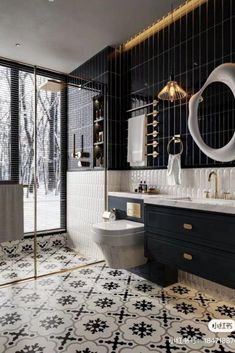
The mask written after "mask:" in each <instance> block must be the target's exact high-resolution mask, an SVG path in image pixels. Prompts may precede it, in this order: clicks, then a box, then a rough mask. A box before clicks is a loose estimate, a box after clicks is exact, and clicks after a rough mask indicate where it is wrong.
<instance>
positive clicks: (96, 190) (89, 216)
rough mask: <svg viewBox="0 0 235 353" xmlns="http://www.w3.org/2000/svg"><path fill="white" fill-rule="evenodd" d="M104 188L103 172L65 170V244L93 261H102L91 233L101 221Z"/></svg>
mask: <svg viewBox="0 0 235 353" xmlns="http://www.w3.org/2000/svg"><path fill="white" fill-rule="evenodd" d="M104 187H105V174H104V171H87V172H86V171H82V172H68V173H67V233H68V246H69V247H70V248H72V249H76V250H78V251H79V252H80V253H81V254H82V255H84V256H88V257H92V258H93V259H94V261H95V260H103V255H102V253H101V251H100V250H99V249H98V247H97V246H96V244H95V243H94V242H93V241H92V239H91V232H92V225H93V224H94V223H98V222H101V221H102V214H103V212H104Z"/></svg>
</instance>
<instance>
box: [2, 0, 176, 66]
mask: <svg viewBox="0 0 235 353" xmlns="http://www.w3.org/2000/svg"><path fill="white" fill-rule="evenodd" d="M171 2H172V0H54V2H50V1H48V0H0V56H2V57H6V58H10V59H14V60H18V61H22V62H25V63H29V64H33V65H39V66H43V67H47V68H51V69H54V70H59V71H63V72H71V71H72V70H73V69H75V68H76V67H77V66H79V65H80V64H82V63H83V62H85V61H86V60H87V59H89V58H90V57H91V56H93V55H94V54H96V53H97V52H98V51H100V50H102V49H103V48H104V47H106V46H107V45H114V46H116V45H119V44H120V43H122V42H124V41H125V40H127V39H129V38H130V37H131V36H132V35H134V34H136V33H137V32H139V31H141V30H142V29H144V28H146V27H147V26H148V25H150V24H151V23H152V22H154V21H156V20H157V19H159V18H161V17H162V16H163V15H165V14H166V13H168V12H169V11H170V7H171ZM182 2H183V1H182V0H177V1H173V3H174V6H177V5H178V4H179V3H182ZM16 43H20V44H21V45H20V46H19V47H16V45H15V44H16Z"/></svg>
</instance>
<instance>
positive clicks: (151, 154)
mask: <svg viewBox="0 0 235 353" xmlns="http://www.w3.org/2000/svg"><path fill="white" fill-rule="evenodd" d="M158 155H159V153H158V152H156V151H153V153H146V155H145V156H153V158H157V156H158Z"/></svg>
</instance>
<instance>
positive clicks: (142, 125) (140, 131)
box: [127, 114, 147, 167]
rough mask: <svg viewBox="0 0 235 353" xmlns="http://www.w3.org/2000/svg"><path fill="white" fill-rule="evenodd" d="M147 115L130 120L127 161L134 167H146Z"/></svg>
mask: <svg viewBox="0 0 235 353" xmlns="http://www.w3.org/2000/svg"><path fill="white" fill-rule="evenodd" d="M145 131H146V115H145V114H142V115H138V116H135V117H134V118H130V119H129V120H128V152H127V161H128V162H129V163H130V166H132V167H144V166H146V162H147V161H146V158H145V154H146V153H145V150H146V147H145V145H146V142H145V135H146V132H145Z"/></svg>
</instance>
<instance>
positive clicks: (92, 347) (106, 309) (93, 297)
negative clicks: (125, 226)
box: [0, 264, 235, 353]
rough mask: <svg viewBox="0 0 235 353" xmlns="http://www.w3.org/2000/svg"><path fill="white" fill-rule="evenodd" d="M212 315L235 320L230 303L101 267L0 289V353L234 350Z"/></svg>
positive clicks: (232, 337)
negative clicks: (214, 326) (213, 325)
mask: <svg viewBox="0 0 235 353" xmlns="http://www.w3.org/2000/svg"><path fill="white" fill-rule="evenodd" d="M212 318H232V319H235V303H225V302H221V301H218V300H215V299H214V298H212V297H210V296H208V295H206V294H204V293H201V292H198V291H196V290H194V289H192V288H189V287H186V286H184V285H182V284H180V283H177V284H175V285H172V286H170V287H168V288H165V289H162V288H160V287H158V286H157V285H156V284H154V283H151V282H149V281H146V280H144V279H143V278H140V277H138V276H137V275H134V274H132V273H130V272H128V271H125V270H113V269H110V268H108V267H107V266H106V265H103V264H100V265H95V266H89V267H85V268H82V269H78V270H76V271H72V272H67V273H64V274H59V275H54V276H50V277H45V278H41V279H38V280H35V281H29V282H25V283H21V284H17V285H14V286H9V287H5V288H1V289H0V353H58V352H62V353H65V352H66V353H131V352H134V353H151V352H152V353H153V352H159V353H183V352H185V353H196V352H197V353H198V352H202V353H232V352H235V332H234V333H230V334H226V335H222V334H220V335H218V334H215V333H212V332H210V331H209V330H208V322H209V321H210V320H211V319H212ZM226 337H227V339H228V340H227V342H225V343H224V342H222V340H221V341H219V338H220V339H222V338H226ZM216 340H217V341H218V342H216Z"/></svg>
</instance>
